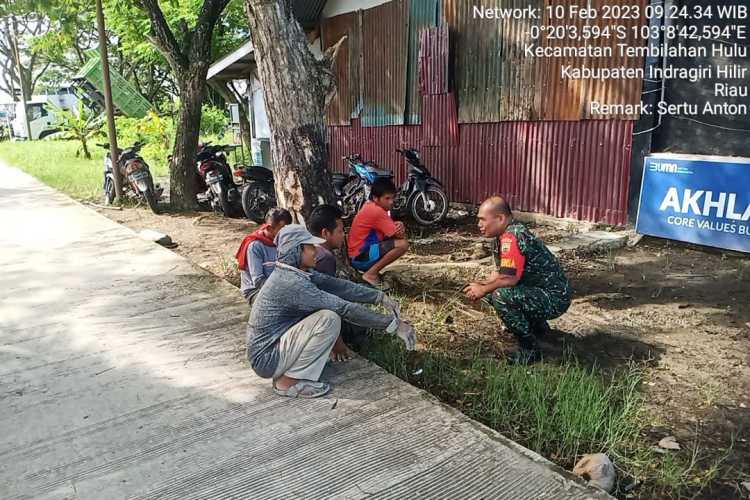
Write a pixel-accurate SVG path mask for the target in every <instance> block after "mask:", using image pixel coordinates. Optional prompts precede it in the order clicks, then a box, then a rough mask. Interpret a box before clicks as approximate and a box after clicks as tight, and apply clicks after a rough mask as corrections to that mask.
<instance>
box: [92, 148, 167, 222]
mask: <svg viewBox="0 0 750 500" xmlns="http://www.w3.org/2000/svg"><path fill="white" fill-rule="evenodd" d="M97 145H98V146H100V147H102V148H104V149H106V150H108V151H107V154H106V156H105V157H104V203H105V204H107V205H110V204H112V202H114V200H115V177H114V170H113V169H112V156H111V155H110V152H109V144H97ZM143 145H144V144H143V143H142V142H136V143H135V144H133V145H132V146H130V147H129V148H125V149H119V148H118V156H117V166H118V169H119V171H120V177H121V178H122V179H123V180H127V182H123V185H122V188H123V192H124V193H123V194H127V190H128V189H129V190H130V191H132V193H133V194H134V195H135V196H137V197H139V198H142V199H143V200H145V201H146V203H147V204H148V206H149V208H151V211H153V212H154V213H155V214H158V213H159V203H158V200H159V198H161V195H162V193H163V192H164V189H163V188H162V187H161V186H159V185H158V184H156V185H154V179H153V177H152V176H151V170H150V169H149V167H148V164H147V163H146V162H145V160H144V159H143V158H141V156H140V155H139V154H138V153H139V152H140V150H141V148H142V147H143Z"/></svg>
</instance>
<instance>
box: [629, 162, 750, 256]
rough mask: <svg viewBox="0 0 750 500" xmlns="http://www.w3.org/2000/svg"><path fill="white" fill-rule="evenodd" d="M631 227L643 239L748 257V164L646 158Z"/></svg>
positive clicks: (749, 166) (749, 212) (749, 163)
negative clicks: (636, 216) (652, 237)
mask: <svg viewBox="0 0 750 500" xmlns="http://www.w3.org/2000/svg"><path fill="white" fill-rule="evenodd" d="M635 228H636V231H637V232H638V233H641V234H648V235H651V236H659V237H662V238H670V239H673V240H679V241H687V242H690V243H697V244H700V245H709V246H712V247H719V248H726V249H729V250H738V251H740V252H750V160H747V159H742V158H711V157H700V156H698V157H694V158H690V157H687V156H686V155H673V156H672V155H668V154H658V155H652V156H647V157H646V159H645V162H644V166H643V183H642V184H641V200H640V205H639V207H638V219H637V221H636V225H635Z"/></svg>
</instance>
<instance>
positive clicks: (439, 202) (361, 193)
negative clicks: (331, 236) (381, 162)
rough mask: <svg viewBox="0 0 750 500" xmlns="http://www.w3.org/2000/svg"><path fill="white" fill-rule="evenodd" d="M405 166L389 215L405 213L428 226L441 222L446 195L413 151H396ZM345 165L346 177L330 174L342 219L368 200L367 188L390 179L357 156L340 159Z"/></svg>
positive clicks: (414, 150) (387, 172) (387, 173)
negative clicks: (404, 179)
mask: <svg viewBox="0 0 750 500" xmlns="http://www.w3.org/2000/svg"><path fill="white" fill-rule="evenodd" d="M396 152H398V153H399V154H401V155H402V156H403V157H404V158H405V159H406V161H407V163H408V164H409V172H408V175H407V179H406V181H405V182H404V184H403V185H401V187H400V188H399V190H398V192H397V193H396V198H395V200H394V204H393V212H394V213H395V214H397V215H405V214H406V213H408V214H409V215H410V216H411V217H412V218H413V219H414V220H415V221H416V222H417V223H418V224H421V225H423V226H429V225H433V224H437V223H439V222H441V221H442V220H443V219H445V216H446V214H447V213H448V196H447V195H446V194H445V191H444V190H443V185H442V184H441V183H440V181H439V180H437V179H435V178H434V177H433V176H432V174H430V171H429V170H428V169H427V167H425V166H424V165H423V164H422V162H421V158H420V156H419V151H417V150H416V149H413V148H412V149H403V150H402V149H397V150H396ZM343 159H344V160H345V161H346V162H347V163H348V164H349V174H348V175H342V174H334V176H333V184H334V189H335V191H336V196H337V199H338V204H339V208H340V209H341V212H342V213H343V218H344V220H347V219H351V218H353V217H354V215H356V213H357V212H358V211H359V209H360V208H362V205H364V203H365V202H366V201H367V200H368V199H369V198H370V186H372V183H373V182H375V180H376V179H378V178H381V177H385V178H389V179H392V178H393V173H392V172H391V171H389V170H383V169H380V168H378V167H377V165H375V164H374V163H373V162H370V161H362V158H361V156H360V155H358V154H354V155H350V156H344V157H343Z"/></svg>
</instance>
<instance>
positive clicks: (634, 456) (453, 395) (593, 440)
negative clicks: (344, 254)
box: [358, 334, 729, 498]
mask: <svg viewBox="0 0 750 500" xmlns="http://www.w3.org/2000/svg"><path fill="white" fill-rule="evenodd" d="M358 350H359V351H360V352H361V353H362V354H363V355H365V356H367V357H368V358H369V359H370V360H372V361H374V362H375V363H377V364H378V365H380V366H381V367H383V368H384V369H386V370H388V371H389V372H391V373H392V374H394V375H396V376H398V377H399V378H401V379H403V380H406V381H408V382H410V383H412V384H413V385H416V386H419V387H421V388H423V389H425V390H427V391H429V392H431V393H432V394H434V395H435V396H437V397H438V398H439V399H441V400H442V401H444V402H446V403H448V404H450V405H452V406H454V407H457V408H459V409H460V410H461V411H462V412H463V413H465V414H467V415H469V416H470V417H472V418H474V419H476V420H478V421H480V422H483V423H484V424H486V425H488V426H489V427H492V428H493V429H495V430H497V431H499V432H500V433H501V434H503V435H504V436H506V437H508V438H510V439H512V440H514V441H516V442H518V443H520V444H522V445H523V446H525V447H527V448H529V449H532V450H534V451H536V452H537V453H540V454H541V455H543V456H545V457H547V458H548V459H550V460H552V461H553V462H555V463H557V464H558V465H560V466H562V467H564V468H566V469H568V470H571V469H572V467H573V465H574V464H575V462H576V461H577V460H578V459H580V457H581V455H584V454H587V453H597V452H602V453H606V454H607V455H608V456H609V457H610V458H611V459H612V461H613V462H614V463H615V466H616V467H617V469H618V483H617V490H616V491H615V492H613V493H614V494H615V495H617V496H618V497H620V498H625V497H626V495H627V496H628V498H685V497H694V496H695V495H697V494H699V493H700V492H701V491H703V490H704V489H705V488H706V487H707V486H708V485H710V484H711V483H712V482H713V481H715V480H716V479H717V477H718V474H719V466H720V464H721V463H722V462H723V461H724V460H725V459H726V455H725V456H723V457H718V458H717V457H715V456H714V457H712V456H708V455H705V456H702V455H701V453H700V450H699V446H698V442H697V439H696V441H695V442H694V443H692V447H687V449H684V450H681V451H680V452H676V453H675V452H668V453H666V454H660V453H658V452H657V451H655V450H654V448H653V445H654V442H653V439H651V438H649V437H648V436H646V426H647V418H646V417H647V416H646V415H645V411H644V406H643V398H642V396H641V392H640V385H641V381H642V369H641V367H639V366H638V365H636V364H634V363H632V364H629V365H627V366H625V367H623V368H619V369H616V370H614V371H610V372H608V373H605V372H603V371H602V370H600V369H599V368H597V367H587V366H584V365H582V364H581V363H579V362H578V361H577V360H576V359H575V358H574V357H573V356H572V355H570V354H568V355H566V356H565V357H564V358H563V359H562V360H561V361H560V362H559V363H551V362H549V361H545V362H544V363H539V364H536V365H532V366H510V365H508V364H506V363H505V362H504V361H498V360H496V359H494V358H488V357H487V356H486V355H484V354H481V353H482V352H483V351H482V348H481V346H478V347H477V350H476V355H474V356H470V357H466V358H463V359H462V358H454V357H451V356H450V355H446V354H441V353H435V352H430V351H428V352H416V353H407V352H406V351H404V349H403V348H402V345H401V341H400V339H398V338H395V337H390V336H381V335H377V334H373V335H371V336H369V337H368V338H367V339H366V340H364V341H363V343H362V344H361V345H360V346H359V348H358ZM420 369H421V372H420V371H419V370H420ZM728 453H729V451H728V452H727V454H728Z"/></svg>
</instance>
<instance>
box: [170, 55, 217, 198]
mask: <svg viewBox="0 0 750 500" xmlns="http://www.w3.org/2000/svg"><path fill="white" fill-rule="evenodd" d="M207 71H208V64H207V63H192V64H191V65H190V67H189V69H188V70H187V71H186V72H185V73H184V74H182V75H180V76H179V77H178V79H179V80H181V82H180V83H181V85H180V111H179V115H178V122H179V125H178V126H177V128H176V129H177V130H176V133H175V140H174V150H173V152H172V168H171V169H170V176H169V200H170V204H171V205H172V207H173V208H175V209H177V210H194V209H196V208H198V200H197V199H196V195H197V193H198V184H197V182H196V177H195V176H196V172H195V168H196V167H195V155H196V153H197V152H198V139H199V137H200V124H201V106H202V105H203V98H204V97H205V79H206V72H207Z"/></svg>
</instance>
